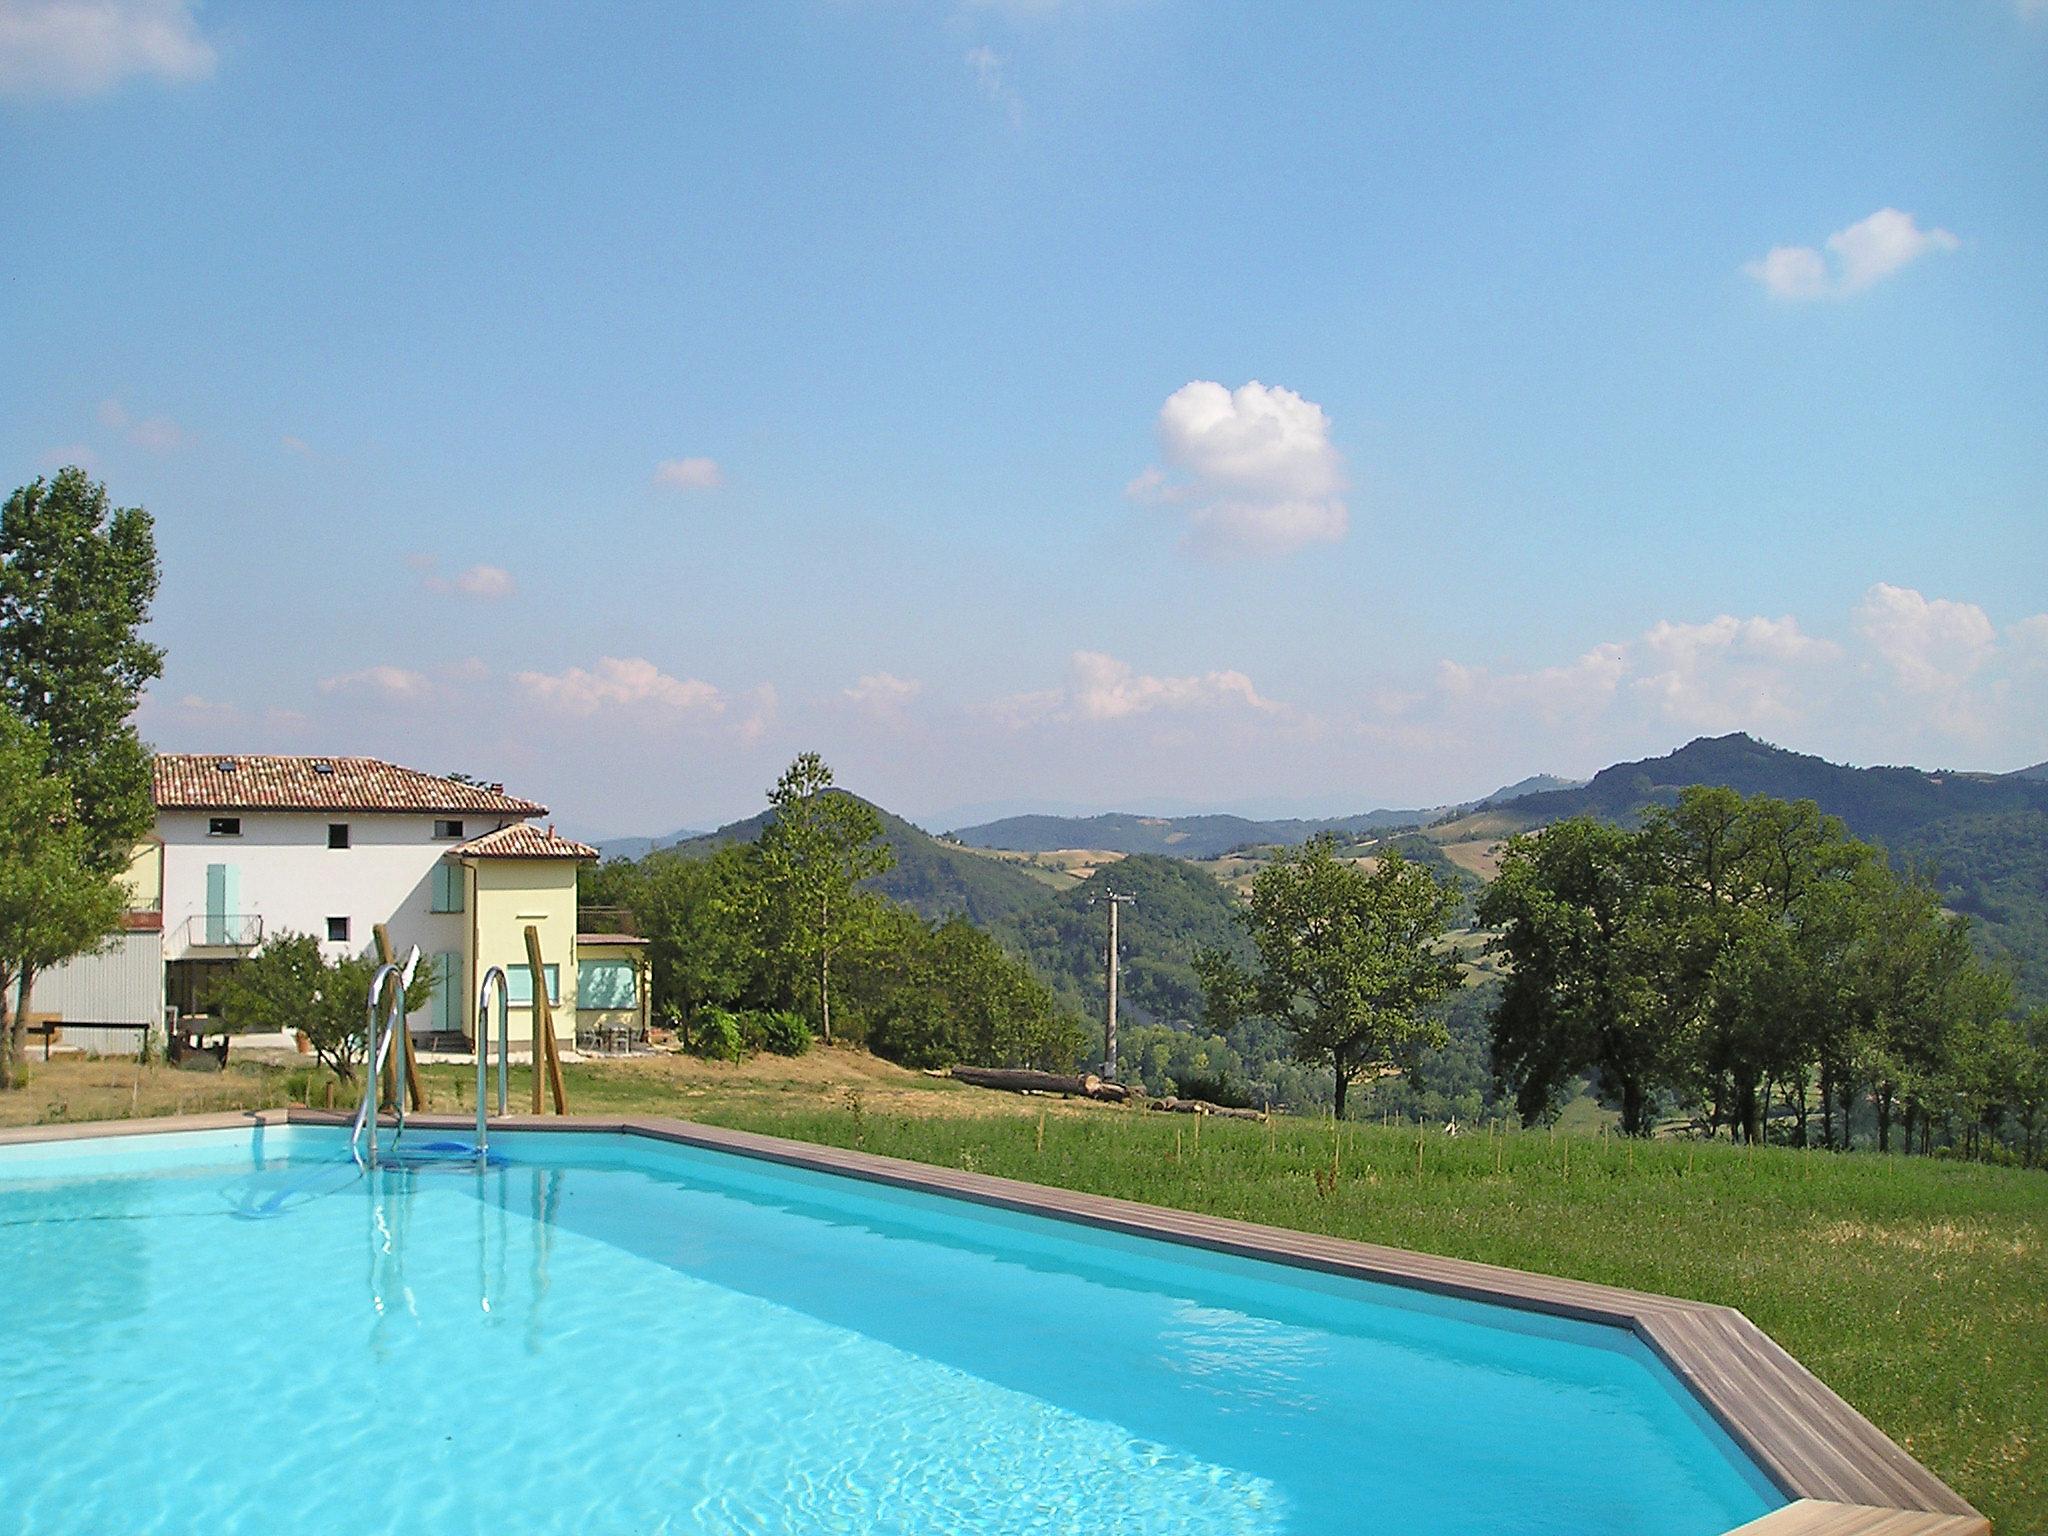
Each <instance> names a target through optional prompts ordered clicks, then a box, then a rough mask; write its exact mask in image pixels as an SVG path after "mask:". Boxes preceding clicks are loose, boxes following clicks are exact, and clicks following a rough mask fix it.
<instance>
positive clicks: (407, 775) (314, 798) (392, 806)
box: [155, 752, 547, 816]
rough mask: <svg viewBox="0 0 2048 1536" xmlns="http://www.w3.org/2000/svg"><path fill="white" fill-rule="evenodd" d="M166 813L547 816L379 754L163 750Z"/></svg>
mask: <svg viewBox="0 0 2048 1536" xmlns="http://www.w3.org/2000/svg"><path fill="white" fill-rule="evenodd" d="M155 778H156V783H155V791H156V804H157V809H158V810H161V811H411V812H415V813H426V812H440V813H453V814H456V815H461V814H465V813H475V814H478V815H486V816H489V815H498V816H545V815H546V814H547V807H546V806H544V805H536V804H535V803H534V802H533V801H531V800H522V799H520V798H519V797H518V796H516V795H508V794H506V793H505V791H504V787H503V786H502V785H491V784H463V783H459V782H457V781H456V780H454V779H447V778H442V777H441V776H440V775H438V774H432V773H421V772H419V771H418V770H417V769H413V768H401V767H399V766H398V765H397V764H396V763H386V762H381V761H379V760H378V759H377V758H374V757H272V756H256V757H248V756H238V755H234V754H230V753H225V752H222V753H211V754H206V753H198V752H159V753H158V754H157V755H156V768H155Z"/></svg>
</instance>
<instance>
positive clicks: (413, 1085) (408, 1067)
mask: <svg viewBox="0 0 2048 1536" xmlns="http://www.w3.org/2000/svg"><path fill="white" fill-rule="evenodd" d="M370 932H371V933H372V934H374V935H375V936H376V939H377V963H378V964H379V965H390V964H392V963H393V962H394V961H395V960H396V959H397V956H396V955H395V954H393V953H392V949H391V934H390V932H389V931H388V930H387V929H386V928H385V926H384V925H383V924H382V923H373V924H371V926H370ZM427 963H428V964H429V965H431V964H432V963H433V962H432V961H428V962H427ZM400 1007H401V1009H402V1008H403V1005H402V1004H401V1005H400ZM394 1034H395V1035H396V1036H397V1038H396V1039H394V1040H393V1041H392V1042H391V1047H392V1059H391V1062H390V1063H389V1075H388V1077H387V1079H386V1082H387V1084H388V1087H389V1091H388V1093H387V1094H386V1095H385V1099H384V1102H385V1105H386V1107H388V1108H396V1107H397V1105H398V1072H399V1067H398V1063H399V1062H400V1061H403V1062H404V1063H405V1091H406V1093H407V1094H409V1095H410V1096H411V1098H412V1107H413V1108H414V1109H425V1108H426V1107H427V1097H426V1095H425V1094H424V1093H422V1092H420V1064H419V1062H418V1061H417V1060H415V1059H414V1057H413V1054H412V1031H411V1030H410V1029H409V1028H407V1027H406V1023H405V1016H404V1014H403V1012H402V1011H401V1013H400V1015H399V1020H398V1028H397V1029H396V1030H395V1031H394Z"/></svg>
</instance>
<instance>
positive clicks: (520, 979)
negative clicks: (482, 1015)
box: [505, 960, 562, 1008]
mask: <svg viewBox="0 0 2048 1536" xmlns="http://www.w3.org/2000/svg"><path fill="white" fill-rule="evenodd" d="M547 973H548V1001H549V1002H551V1003H559V1002H561V1000H562V968H561V967H560V966H559V965H550V966H549V967H548V968H547ZM505 981H506V988H505V996H506V1001H508V1002H509V1003H510V1004H511V1005H512V1006H513V1007H514V1008H531V1007H532V1006H533V967H532V966H530V965H528V964H527V963H526V962H525V961H523V960H522V961H520V963H519V964H517V965H508V966H506V967H505Z"/></svg>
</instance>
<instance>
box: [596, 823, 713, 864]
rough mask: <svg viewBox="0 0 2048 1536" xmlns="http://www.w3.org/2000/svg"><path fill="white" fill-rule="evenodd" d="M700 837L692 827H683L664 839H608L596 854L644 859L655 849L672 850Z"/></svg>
mask: <svg viewBox="0 0 2048 1536" xmlns="http://www.w3.org/2000/svg"><path fill="white" fill-rule="evenodd" d="M702 836H704V834H703V833H702V832H700V831H698V830H696V829H695V828H694V827H683V828H680V829H679V830H677V831H674V832H671V833H669V834H668V835H667V836H665V837H608V838H606V839H605V840H604V841H603V842H601V843H599V844H598V845H597V852H598V857H600V858H605V859H644V858H646V857H647V855H649V854H650V853H653V852H654V851H655V850H656V849H657V848H673V847H675V845H676V844H677V843H687V842H689V841H690V840H691V839H692V838H696V837H702Z"/></svg>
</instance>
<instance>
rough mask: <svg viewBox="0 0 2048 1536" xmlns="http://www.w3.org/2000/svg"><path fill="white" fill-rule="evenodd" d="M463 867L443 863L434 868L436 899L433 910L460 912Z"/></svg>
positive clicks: (434, 899)
mask: <svg viewBox="0 0 2048 1536" xmlns="http://www.w3.org/2000/svg"><path fill="white" fill-rule="evenodd" d="M463 884H464V882H463V878H462V866H461V865H460V864H448V863H441V864H436V865H435V866H434V897H433V903H432V907H431V910H433V911H435V912H460V911H461V910H462V897H463V889H462V888H463Z"/></svg>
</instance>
